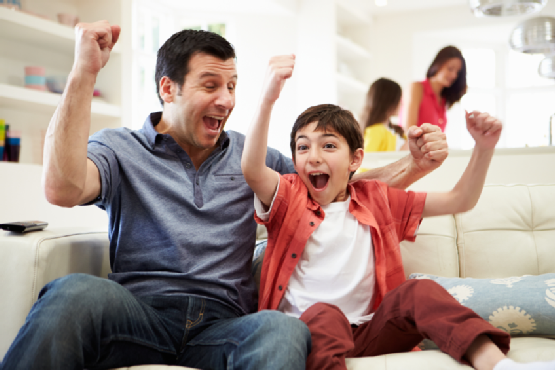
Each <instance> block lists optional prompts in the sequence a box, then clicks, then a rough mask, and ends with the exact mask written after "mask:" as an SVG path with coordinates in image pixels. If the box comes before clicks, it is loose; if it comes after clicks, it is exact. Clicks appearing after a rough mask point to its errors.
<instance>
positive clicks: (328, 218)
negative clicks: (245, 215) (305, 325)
mask: <svg viewBox="0 0 555 370" xmlns="http://www.w3.org/2000/svg"><path fill="white" fill-rule="evenodd" d="M278 186H279V185H278ZM276 194H277V190H276ZM350 202H351V197H349V199H348V200H346V201H344V202H335V203H331V204H329V205H327V206H323V207H322V209H323V210H324V214H325V217H324V220H323V221H322V223H321V224H320V225H319V226H318V228H317V229H316V230H315V231H314V232H313V233H312V235H311V236H310V238H309V239H308V241H307V243H306V246H305V249H304V251H303V253H302V255H301V257H300V260H299V262H298V263H297V266H296V267H295V270H294V271H293V274H292V275H291V279H290V280H289V285H288V286H287V289H286V291H285V294H284V296H283V299H282V300H281V302H280V304H279V307H278V310H280V311H282V312H284V313H286V314H288V315H291V316H294V317H300V316H301V314H302V313H303V312H304V311H306V309H308V308H309V307H310V306H312V305H313V304H315V303H317V302H324V303H330V304H333V305H336V306H337V307H339V308H340V309H341V311H342V312H343V313H344V314H345V316H346V317H347V319H348V320H349V322H350V323H351V324H356V325H360V324H362V323H364V322H366V321H369V320H370V319H371V318H372V316H373V315H372V314H368V311H369V309H370V307H371V306H370V304H371V303H372V298H373V296H374V285H375V276H374V249H373V247H372V234H371V232H370V226H368V225H363V224H360V223H359V222H358V221H357V219H356V218H355V217H354V216H353V215H352V214H351V213H350V212H349V203H350ZM272 204H273V201H272ZM255 209H256V213H257V215H258V217H260V218H261V219H262V220H267V219H268V218H269V214H270V211H271V208H270V210H268V211H267V212H265V209H264V206H263V205H262V203H261V202H260V200H259V199H258V197H255Z"/></svg>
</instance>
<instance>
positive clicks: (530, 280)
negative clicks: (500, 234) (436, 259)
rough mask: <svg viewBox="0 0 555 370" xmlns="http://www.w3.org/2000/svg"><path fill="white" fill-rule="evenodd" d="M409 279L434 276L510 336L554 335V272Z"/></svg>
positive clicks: (459, 298)
mask: <svg viewBox="0 0 555 370" xmlns="http://www.w3.org/2000/svg"><path fill="white" fill-rule="evenodd" d="M409 279H431V280H434V281H435V282H437V283H438V284H439V285H441V286H442V287H444V288H445V289H446V290H447V291H448V292H449V293H451V295H452V296H453V297H455V299H457V300H458V301H459V302H460V303H461V304H462V305H464V306H466V307H468V308H471V309H472V310H474V312H476V313H477V314H478V315H480V316H481V317H482V318H483V319H485V320H486V321H488V322H489V323H490V324H492V325H493V326H495V327H496V328H499V329H501V330H504V331H506V332H507V333H509V334H511V336H523V335H528V336H553V337H555V274H544V275H524V276H520V277H510V278H505V279H471V278H466V279H461V278H445V277H440V276H434V275H426V274H411V275H410V276H409Z"/></svg>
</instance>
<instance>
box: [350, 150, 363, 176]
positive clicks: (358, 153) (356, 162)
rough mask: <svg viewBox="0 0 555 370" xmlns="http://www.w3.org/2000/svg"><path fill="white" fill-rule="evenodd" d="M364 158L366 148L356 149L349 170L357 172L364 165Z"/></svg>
mask: <svg viewBox="0 0 555 370" xmlns="http://www.w3.org/2000/svg"><path fill="white" fill-rule="evenodd" d="M363 159H364V150H362V148H358V149H357V150H355V152H354V153H353V155H352V157H351V164H350V165H349V172H355V171H356V170H358V168H359V167H360V166H361V165H362V160H363Z"/></svg>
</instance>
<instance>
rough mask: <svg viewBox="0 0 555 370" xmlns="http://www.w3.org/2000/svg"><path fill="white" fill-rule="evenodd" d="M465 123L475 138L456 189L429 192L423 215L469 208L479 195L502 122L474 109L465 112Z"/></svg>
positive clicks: (441, 213) (454, 211)
mask: <svg viewBox="0 0 555 370" xmlns="http://www.w3.org/2000/svg"><path fill="white" fill-rule="evenodd" d="M466 127H467V129H468V131H469V132H470V134H471V135H472V137H473V138H474V140H475V141H476V145H475V147H474V150H473V151H472V156H471V157H470V161H469V163H468V166H467V167H466V170H465V171H464V173H463V175H462V176H461V179H460V180H459V182H458V183H457V184H456V185H455V187H454V188H453V190H451V191H450V192H447V193H430V194H428V196H427V197H426V204H425V205H424V212H423V213H422V217H430V216H439V215H445V214H453V213H460V212H466V211H469V210H471V209H472V208H474V206H475V205H476V203H477V202H478V199H480V194H481V193H482V188H483V187H484V182H485V181H486V174H487V172H488V168H489V164H490V162H491V158H492V157H493V151H494V149H495V145H496V144H497V142H498V141H499V136H500V135H501V128H502V125H501V122H500V121H499V120H498V119H495V118H493V117H491V116H490V115H489V114H487V113H480V112H472V113H466Z"/></svg>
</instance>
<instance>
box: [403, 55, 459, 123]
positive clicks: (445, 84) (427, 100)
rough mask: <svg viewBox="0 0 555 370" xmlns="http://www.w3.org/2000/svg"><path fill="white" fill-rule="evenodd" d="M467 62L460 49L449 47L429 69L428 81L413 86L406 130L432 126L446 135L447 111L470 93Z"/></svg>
mask: <svg viewBox="0 0 555 370" xmlns="http://www.w3.org/2000/svg"><path fill="white" fill-rule="evenodd" d="M466 88H467V86H466V62H465V61H464V58H463V55H462V53H461V51H460V50H459V49H457V48H456V47H454V46H446V47H444V48H443V49H441V50H440V51H439V53H438V54H437V55H436V57H435V59H434V61H433V62H432V64H431V65H430V68H428V73H426V79H425V80H424V81H422V82H413V83H412V85H411V89H410V97H409V99H408V101H407V104H406V105H405V109H406V110H405V114H404V117H405V125H404V126H405V128H406V129H407V130H408V129H409V127H410V126H415V125H416V126H421V125H422V124H423V123H425V122H428V123H431V124H433V125H436V126H439V127H440V128H441V131H443V132H445V126H446V125H447V109H449V108H451V107H452V106H453V104H455V103H456V102H458V101H459V100H461V98H462V97H463V95H464V94H465V93H466Z"/></svg>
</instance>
